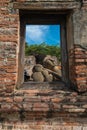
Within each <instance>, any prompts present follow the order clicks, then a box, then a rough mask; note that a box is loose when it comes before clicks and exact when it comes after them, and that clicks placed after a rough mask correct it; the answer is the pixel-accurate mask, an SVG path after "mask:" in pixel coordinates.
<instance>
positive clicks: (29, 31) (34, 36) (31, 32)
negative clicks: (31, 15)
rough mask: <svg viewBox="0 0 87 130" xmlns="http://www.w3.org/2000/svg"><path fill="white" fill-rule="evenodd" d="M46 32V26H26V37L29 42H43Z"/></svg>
mask: <svg viewBox="0 0 87 130" xmlns="http://www.w3.org/2000/svg"><path fill="white" fill-rule="evenodd" d="M48 30H49V26H48V25H27V26H26V35H27V37H28V39H30V40H31V41H36V42H37V43H38V42H43V41H44V38H45V36H46V34H47V32H48Z"/></svg>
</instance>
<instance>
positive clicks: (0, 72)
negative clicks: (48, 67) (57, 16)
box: [0, 0, 87, 130]
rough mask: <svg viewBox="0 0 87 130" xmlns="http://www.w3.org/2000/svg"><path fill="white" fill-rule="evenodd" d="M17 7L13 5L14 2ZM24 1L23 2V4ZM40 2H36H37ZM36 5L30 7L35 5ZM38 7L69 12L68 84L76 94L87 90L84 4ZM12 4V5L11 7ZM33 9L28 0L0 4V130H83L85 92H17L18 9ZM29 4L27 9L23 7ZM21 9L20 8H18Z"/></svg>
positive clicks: (85, 126)
mask: <svg viewBox="0 0 87 130" xmlns="http://www.w3.org/2000/svg"><path fill="white" fill-rule="evenodd" d="M16 2H18V4H16V5H15V3H16ZM25 2H26V3H25ZM38 2H39V1H38ZM38 2H35V3H33V4H38ZM58 2H59V3H57V6H54V5H55V4H54V3H55V2H52V3H49V1H48V4H47V3H45V2H44V4H42V5H41V2H40V3H39V5H41V6H42V7H43V6H44V8H46V9H47V8H48V7H49V8H50V7H51V6H52V9H53V8H54V9H56V8H58V9H69V10H70V9H72V8H73V12H72V14H71V17H72V26H73V30H72V35H73V36H72V39H73V44H72V46H71V48H69V75H70V82H71V83H72V84H73V85H74V88H75V89H76V90H77V91H79V92H84V91H87V5H86V1H85V0H84V1H83V3H82V4H81V3H80V1H78V2H77V0H76V1H75V0H66V1H65V2H64V1H63V2H62V0H59V1H58ZM13 3H14V4H13ZM22 3H24V6H23V7H24V9H26V8H29V7H30V6H32V1H31V2H30V1H29V0H3V1H0V129H1V130H18V129H19V130H22V129H23V130H28V129H30V130H45V129H47V130H49V129H51V130H58V129H59V130H86V129H87V121H86V120H87V116H86V115H87V101H86V99H87V92H85V93H81V94H78V93H77V92H75V91H74V90H71V88H73V87H72V86H71V88H70V89H69V88H67V86H66V87H65V88H63V87H61V88H60V87H59V88H57V89H54V88H53V87H54V85H53V87H52V88H49V89H47V88H43V89H38V86H37V88H34V89H32V88H30V89H25V90H22V89H19V90H17V89H16V85H17V80H18V69H19V68H20V66H18V61H19V58H20V17H19V10H18V9H17V7H19V6H20V5H21V4H22ZM26 4H28V6H26ZM34 7H35V5H34ZM21 8H22V6H20V9H21Z"/></svg>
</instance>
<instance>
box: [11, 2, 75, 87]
mask: <svg viewBox="0 0 87 130" xmlns="http://www.w3.org/2000/svg"><path fill="white" fill-rule="evenodd" d="M31 3H32V4H31ZM31 3H30V4H29V5H28V4H26V6H25V5H24V4H23V3H22V4H19V3H14V6H13V7H14V9H18V10H19V16H20V22H19V32H20V34H19V35H20V40H19V46H20V47H19V55H18V76H17V77H18V79H17V88H18V87H19V86H21V84H23V83H24V78H23V77H24V74H23V70H24V60H23V59H24V48H25V44H24V42H25V39H24V32H25V25H26V23H30V21H29V19H28V18H27V19H26V15H28V12H29V13H30V14H32V13H31V12H33V13H38V12H40V14H41V12H42V14H45V13H46V14H47V13H48V14H49V13H50V14H54V15H56V16H57V15H59V16H60V19H59V20H58V19H56V20H58V21H56V20H55V21H53V22H54V23H56V22H57V24H58V23H59V24H60V26H61V48H62V77H63V78H62V79H63V81H64V82H65V83H66V84H68V85H70V75H69V71H70V70H69V50H70V49H71V48H72V47H73V30H72V13H73V9H74V8H75V5H74V6H72V8H69V5H68V6H66V7H65V8H62V7H59V6H58V3H56V2H54V3H53V2H46V4H43V2H41V3H38V2H37V3H35V4H34V3H33V2H31ZM35 5H36V6H35ZM47 7H48V8H47ZM54 7H55V8H54ZM63 17H65V19H66V20H65V19H64V18H63ZM32 18H33V17H32ZM23 19H25V20H23ZM39 19H40V18H39ZM21 20H22V22H21ZM34 21H35V19H34V20H33V19H32V21H31V22H33V24H34ZM45 22H46V23H47V21H45ZM45 22H44V23H45ZM36 23H37V20H36V21H35V24H36ZM42 23H43V22H41V24H42ZM51 23H52V21H51ZM49 24H50V23H49ZM21 29H22V30H21Z"/></svg>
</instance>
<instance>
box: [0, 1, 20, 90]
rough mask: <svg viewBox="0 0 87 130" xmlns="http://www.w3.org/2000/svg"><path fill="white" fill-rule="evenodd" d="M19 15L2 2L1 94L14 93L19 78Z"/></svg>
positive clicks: (0, 31) (0, 36) (0, 8)
mask: <svg viewBox="0 0 87 130" xmlns="http://www.w3.org/2000/svg"><path fill="white" fill-rule="evenodd" d="M17 45H18V14H17V12H15V11H14V10H12V3H10V1H9V0H3V1H0V92H2V91H4V92H5V91H6V92H12V91H13V90H14V87H15V84H16V80H17V79H16V77H17V51H16V50H17Z"/></svg>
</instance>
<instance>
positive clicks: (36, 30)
mask: <svg viewBox="0 0 87 130" xmlns="http://www.w3.org/2000/svg"><path fill="white" fill-rule="evenodd" d="M60 43H61V36H60V25H59V24H50V25H29V24H28V25H26V31H25V58H24V59H25V64H24V81H25V82H29V81H35V82H53V81H59V80H61V77H62V72H61V69H62V67H61V45H60Z"/></svg>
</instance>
